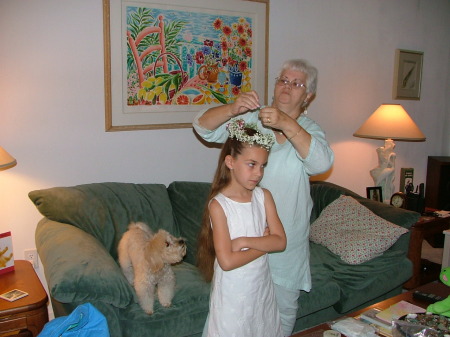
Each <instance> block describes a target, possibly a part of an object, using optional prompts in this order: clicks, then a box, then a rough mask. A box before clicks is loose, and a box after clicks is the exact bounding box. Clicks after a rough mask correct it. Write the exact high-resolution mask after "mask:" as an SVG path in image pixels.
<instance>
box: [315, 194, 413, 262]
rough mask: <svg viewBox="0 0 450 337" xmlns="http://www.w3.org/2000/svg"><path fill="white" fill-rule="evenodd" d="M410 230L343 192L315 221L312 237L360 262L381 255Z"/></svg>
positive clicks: (348, 258)
mask: <svg viewBox="0 0 450 337" xmlns="http://www.w3.org/2000/svg"><path fill="white" fill-rule="evenodd" d="M407 232H408V230H407V229H406V228H403V227H400V226H397V225H395V224H393V223H392V222H389V221H387V220H385V219H383V218H380V217H379V216H377V215H376V214H374V213H373V212H372V211H370V210H369V209H368V208H366V207H364V206H363V205H361V204H360V203H359V202H358V201H356V200H355V199H354V198H352V197H349V196H345V195H341V196H340V197H339V198H338V199H336V200H335V201H333V202H332V203H331V204H329V205H328V206H327V207H325V209H324V210H323V211H322V213H321V214H320V216H319V217H318V218H317V219H316V220H315V221H314V222H313V223H312V224H311V231H310V240H311V241H312V242H315V243H318V244H321V245H323V246H325V247H327V248H328V249H329V250H330V251H332V252H333V253H334V254H336V255H339V256H340V258H341V259H342V260H344V261H345V262H347V263H349V264H359V263H363V262H365V261H368V260H371V259H373V258H374V257H377V256H379V255H381V254H382V253H383V252H384V251H385V250H387V249H388V248H389V247H391V246H392V245H393V244H394V243H395V242H396V241H397V240H398V238H399V237H400V236H401V235H402V234H405V233H407Z"/></svg>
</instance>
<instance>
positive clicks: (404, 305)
mask: <svg viewBox="0 0 450 337" xmlns="http://www.w3.org/2000/svg"><path fill="white" fill-rule="evenodd" d="M419 312H425V309H424V308H421V307H419V306H417V305H414V304H412V303H409V302H406V301H400V302H398V303H395V304H394V305H391V306H390V307H389V308H387V309H385V310H382V311H380V312H379V313H378V314H377V317H378V318H379V319H382V320H383V321H385V322H388V323H391V322H392V321H393V320H394V319H398V318H400V317H402V316H404V315H406V314H412V313H419Z"/></svg>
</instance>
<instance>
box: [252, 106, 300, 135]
mask: <svg viewBox="0 0 450 337" xmlns="http://www.w3.org/2000/svg"><path fill="white" fill-rule="evenodd" d="M259 119H260V120H261V123H262V124H263V125H264V126H267V127H270V128H272V129H278V130H283V128H285V127H286V124H287V123H288V122H289V121H290V120H292V118H291V117H289V116H288V115H287V114H285V113H284V112H283V111H281V110H280V109H278V108H274V107H264V108H262V109H261V110H260V112H259ZM294 122H295V121H294ZM295 124H297V123H295Z"/></svg>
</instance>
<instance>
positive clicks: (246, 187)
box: [198, 119, 286, 337]
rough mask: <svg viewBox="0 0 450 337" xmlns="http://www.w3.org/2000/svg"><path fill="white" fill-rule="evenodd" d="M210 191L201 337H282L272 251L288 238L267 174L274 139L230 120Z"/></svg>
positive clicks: (202, 246) (202, 257) (201, 255)
mask: <svg viewBox="0 0 450 337" xmlns="http://www.w3.org/2000/svg"><path fill="white" fill-rule="evenodd" d="M227 128H228V132H229V134H230V136H229V138H228V140H227V141H226V142H225V144H224V145H223V148H222V151H221V154H220V157H219V164H218V168H217V171H216V174H215V177H214V181H213V183H212V186H211V192H210V196H209V198H208V200H209V204H208V206H207V207H206V209H205V214H204V218H203V224H202V228H201V232H200V237H199V249H198V266H199V268H200V270H201V272H202V273H203V275H204V277H205V278H206V279H207V280H211V279H212V286H211V299H210V304H209V315H208V319H207V321H206V325H205V329H204V331H203V336H208V337H209V336H211V337H213V336H214V337H216V336H223V337H231V336H238V337H245V336H248V337H255V336H258V337H264V336H267V337H278V336H283V335H282V331H281V322H280V316H279V312H278V307H277V304H276V299H275V292H274V287H273V284H272V278H271V275H270V270H269V264H268V257H267V253H268V252H273V251H282V250H284V249H285V247H286V235H285V232H284V229H283V225H282V224H281V221H280V219H279V217H278V214H277V211H276V207H275V203H274V201H273V198H272V195H271V193H270V192H269V191H268V190H265V189H263V188H260V187H258V186H257V185H258V183H259V181H260V180H261V179H262V177H263V175H264V167H265V166H266V163H267V158H268V153H269V149H270V147H271V146H272V144H273V142H274V138H273V136H272V135H263V134H261V133H260V132H259V131H257V130H256V129H254V128H251V127H245V124H244V121H243V120H242V119H240V120H236V119H234V120H232V121H231V122H230V123H229V124H228V126H227Z"/></svg>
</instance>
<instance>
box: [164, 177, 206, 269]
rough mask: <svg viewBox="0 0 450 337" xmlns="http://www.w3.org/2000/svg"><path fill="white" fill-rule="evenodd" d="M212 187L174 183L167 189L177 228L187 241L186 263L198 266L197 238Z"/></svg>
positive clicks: (180, 182)
mask: <svg viewBox="0 0 450 337" xmlns="http://www.w3.org/2000/svg"><path fill="white" fill-rule="evenodd" d="M210 187H211V184H210V183H197V182H190V181H174V182H173V183H171V184H170V185H169V187H168V188H167V191H168V192H169V197H170V201H171V203H172V208H173V212H174V218H175V223H176V226H177V227H178V228H179V230H180V234H181V236H183V237H184V238H185V239H186V244H187V252H186V257H185V261H186V262H189V263H191V264H193V265H196V255H197V236H198V233H199V231H200V226H201V222H202V217H203V211H204V209H205V206H206V200H207V198H208V194H209V189H210Z"/></svg>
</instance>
